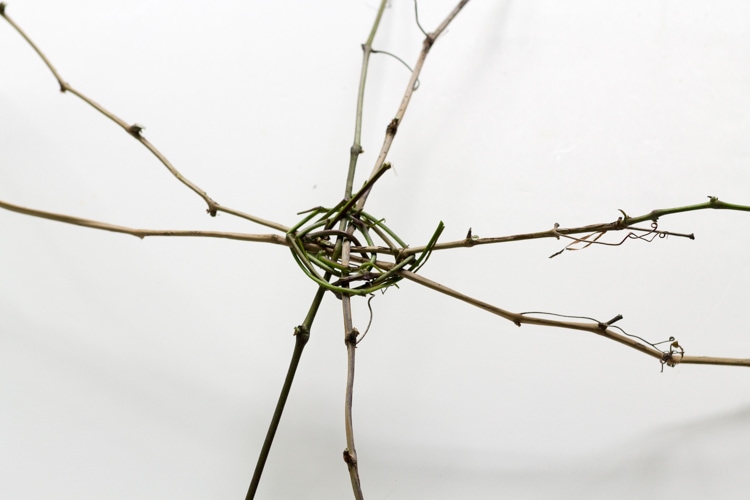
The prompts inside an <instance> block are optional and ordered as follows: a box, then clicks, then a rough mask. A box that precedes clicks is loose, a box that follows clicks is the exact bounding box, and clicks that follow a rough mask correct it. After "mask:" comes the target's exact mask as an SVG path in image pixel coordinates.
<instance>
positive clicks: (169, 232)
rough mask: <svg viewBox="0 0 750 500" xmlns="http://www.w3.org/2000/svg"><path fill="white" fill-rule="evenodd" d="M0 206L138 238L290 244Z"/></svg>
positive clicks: (276, 236)
mask: <svg viewBox="0 0 750 500" xmlns="http://www.w3.org/2000/svg"><path fill="white" fill-rule="evenodd" d="M0 208H4V209H5V210H9V211H11V212H17V213H19V214H24V215H30V216H32V217H38V218H40V219H48V220H53V221H56V222H63V223H65V224H73V225H74V226H82V227H90V228H92V229H100V230H102V231H110V232H113V233H122V234H129V235H131V236H135V237H137V238H141V239H143V238H146V237H147V236H178V237H195V238H225V239H229V240H240V241H256V242H260V243H273V244H275V245H283V246H288V244H287V242H286V239H285V238H284V237H283V236H281V235H279V234H248V233H230V232H224V231H197V230H178V229H135V228H132V227H126V226H118V225H115V224H109V223H107V222H101V221H97V220H91V219H83V218H80V217H73V216H72V215H65V214H59V213H55V212H45V211H44V210H36V209H33V208H26V207H22V206H20V205H14V204H12V203H8V202H5V201H2V200H0Z"/></svg>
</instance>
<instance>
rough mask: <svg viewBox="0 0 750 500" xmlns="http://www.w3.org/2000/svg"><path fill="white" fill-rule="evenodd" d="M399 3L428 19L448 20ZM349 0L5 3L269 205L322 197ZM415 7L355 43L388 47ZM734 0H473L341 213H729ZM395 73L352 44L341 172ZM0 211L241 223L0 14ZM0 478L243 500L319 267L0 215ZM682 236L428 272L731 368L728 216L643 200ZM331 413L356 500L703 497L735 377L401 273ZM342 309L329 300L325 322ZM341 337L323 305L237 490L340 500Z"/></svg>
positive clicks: (732, 439) (395, 84) (546, 221)
mask: <svg viewBox="0 0 750 500" xmlns="http://www.w3.org/2000/svg"><path fill="white" fill-rule="evenodd" d="M452 5H453V3H452V2H448V1H430V2H426V1H425V2H422V4H421V17H422V24H423V25H424V26H425V28H426V29H428V30H431V29H433V28H434V27H435V26H436V25H437V24H438V23H439V22H440V20H441V19H442V18H443V16H444V15H445V14H446V13H447V12H448V11H449V10H450V8H452ZM375 10H376V2H375V1H374V0H367V1H356V2H352V1H343V0H339V1H329V2H303V1H297V2H294V1H287V2H214V3H206V2H193V1H190V2H177V1H174V2H168V1H158V2H154V1H148V2H146V1H136V0H134V1H130V2H125V3H113V2H95V1H88V2H86V1H81V0H69V1H66V2H53V1H24V0H16V1H12V2H11V3H10V5H9V6H8V13H9V14H10V15H11V16H12V17H13V18H14V19H15V20H16V21H17V22H18V23H19V24H21V26H22V27H24V29H26V30H27V32H28V33H29V35H30V36H31V37H32V38H33V39H34V40H35V41H36V43H37V44H38V45H39V46H40V47H41V48H42V49H43V50H44V51H45V52H46V53H47V54H48V56H49V57H50V58H51V60H52V61H53V63H54V64H55V65H56V66H57V68H58V69H59V71H60V72H61V74H62V75H63V77H64V78H65V79H66V80H67V81H69V82H70V83H71V84H72V85H73V86H74V87H75V88H77V89H79V90H81V91H82V92H84V93H86V94H88V95H89V96H91V97H92V98H93V99H94V100H96V101H98V102H100V103H101V104H103V105H104V106H105V107H107V108H109V109H110V110H112V111H113V112H115V113H116V114H118V115H120V116H121V117H123V119H125V120H126V121H128V122H138V123H141V124H143V125H145V126H146V130H145V135H146V137H147V138H148V139H149V140H151V141H152V142H153V143H155V144H156V145H157V146H158V147H159V148H160V149H161V150H162V151H163V152H164V153H165V154H166V155H167V157H169V158H170V159H171V160H172V161H173V162H174V164H175V165H176V166H177V167H178V168H179V169H180V170H181V171H182V172H183V173H184V174H185V175H186V176H187V177H188V178H190V179H192V180H193V181H194V182H196V183H197V184H198V185H200V186H201V187H202V188H203V189H205V190H207V191H208V193H209V194H210V195H211V196H212V197H213V198H214V199H216V200H217V201H218V202H219V203H222V204H224V205H227V206H231V207H234V208H237V209H240V210H244V211H247V212H250V213H253V214H256V215H258V216H261V217H265V218H268V219H272V220H276V221H279V222H281V223H283V224H287V225H292V224H294V223H295V222H296V220H297V219H298V216H297V215H296V212H298V211H301V210H305V209H308V208H311V207H313V206H317V205H333V204H335V203H336V202H338V201H339V199H340V198H341V196H342V194H343V189H344V180H345V171H346V166H347V163H348V150H349V147H350V145H351V142H352V137H353V124H354V105H355V98H356V86H357V81H358V75H359V65H360V59H361V50H360V44H361V43H362V42H363V41H364V40H365V39H366V37H367V34H368V32H369V29H370V26H371V23H372V20H373V18H374V15H375ZM413 19H414V18H413V9H412V3H411V2H410V1H406V0H398V1H394V2H392V6H391V7H390V8H389V9H388V10H387V11H386V13H385V17H384V20H383V24H382V27H381V30H380V32H379V33H378V36H377V38H376V41H375V46H376V48H379V49H382V50H388V51H391V52H394V53H397V54H398V55H399V56H401V57H402V58H403V59H405V60H406V61H408V62H409V63H413V62H414V61H415V60H416V56H417V54H418V51H419V49H420V47H421V39H422V37H421V34H420V33H419V31H418V30H417V28H416V26H415V24H414V20H413ZM748 19H750V4H748V3H747V2H741V1H729V0H727V1H719V2H708V1H705V0H703V1H681V2H677V1H668V0H663V1H659V2H656V1H651V0H641V1H631V2H609V1H607V2H602V1H593V0H590V1H571V2H556V1H551V0H548V1H542V0H538V1H524V2H518V1H516V2H513V1H497V2H490V1H481V0H475V1H474V2H471V3H470V4H469V5H468V6H467V7H466V9H465V10H464V12H463V13H461V15H460V16H459V17H458V18H457V19H456V21H455V24H453V25H452V26H451V27H450V29H449V30H448V32H447V33H446V35H445V36H444V37H443V38H441V39H440V40H439V42H438V43H437V44H436V45H435V47H434V48H433V51H432V53H431V54H430V56H429V58H428V60H427V64H426V67H425V70H424V72H423V75H422V77H421V87H420V89H419V91H418V92H417V93H416V94H415V96H414V100H413V102H412V106H411V108H410V109H409V111H408V112H407V115H406V118H405V120H404V122H403V123H402V126H401V128H400V129H399V134H398V136H397V138H396V143H395V145H394V148H393V150H392V154H391V156H390V160H391V161H392V162H393V165H394V167H395V169H394V171H391V172H389V173H388V174H386V176H385V177H384V178H382V179H381V180H380V181H379V182H378V184H377V186H376V188H375V190H374V191H373V194H372V196H371V198H370V200H369V201H368V211H369V212H370V213H373V214H375V215H377V216H378V217H385V218H386V219H387V222H388V223H389V225H390V226H391V227H392V228H393V229H394V230H395V231H396V232H397V233H398V234H399V235H400V236H401V237H402V238H403V239H405V240H406V241H407V242H409V243H410V244H412V245H419V244H424V243H426V241H427V240H428V239H429V237H430V235H431V234H432V232H433V230H434V228H435V226H436V225H437V222H438V221H439V220H443V221H445V223H446V225H447V229H446V231H445V233H444V235H443V239H444V240H445V241H447V240H454V239H460V238H463V237H464V235H465V234H466V231H467V229H468V228H469V227H472V228H473V231H474V233H475V234H478V235H480V236H493V235H505V234H512V233H517V232H527V231H540V230H546V229H549V228H551V227H552V225H553V224H554V223H555V222H559V223H560V224H562V225H564V226H576V225H583V224H589V223H595V222H609V221H612V220H614V219H616V218H617V216H618V215H619V212H617V209H623V210H625V211H626V212H627V213H628V214H629V215H633V216H635V215H641V214H643V213H646V212H648V211H650V210H652V209H655V208H666V207H673V206H680V205H688V204H693V203H701V202H703V201H705V200H706V196H708V195H714V196H718V197H719V198H720V199H723V200H725V201H730V202H735V203H741V204H750V190H748V186H749V183H750V173H748V166H750V142H749V141H748V136H749V134H750V93H748V89H750V69H749V68H750V64H748V61H750V30H748V29H747V20H748ZM407 78H408V72H407V70H406V69H404V67H403V66H401V65H400V64H399V63H398V62H396V61H395V60H393V59H391V58H388V57H386V56H375V57H373V60H372V66H371V69H370V79H369V81H368V91H367V100H366V105H365V125H364V127H365V128H364V137H363V145H364V148H365V150H366V154H365V155H363V157H362V159H361V161H360V171H359V175H358V178H357V183H356V184H357V185H359V184H360V183H361V182H362V181H363V180H364V178H365V176H366V175H367V174H368V173H369V171H370V169H371V168H372V164H373V162H374V157H375V153H376V152H377V150H378V149H379V147H380V142H381V140H382V136H383V132H384V130H385V126H386V125H387V123H388V121H389V120H390V118H391V117H392V116H393V114H394V113H395V110H396V107H397V105H398V101H399V99H400V95H401V93H402V92H403V89H404V86H405V85H406V81H407ZM0 199H3V200H5V201H8V202H12V203H17V204H21V205H25V206H30V207H35V208H39V209H44V210H51V211H58V212H62V213H66V214H71V215H76V216H80V217H87V218H92V219H98V220H105V221H108V222H112V223H116V224H122V225H128V226H132V227H142V228H163V229H167V228H180V229H201V228H202V229H215V230H230V231H243V232H251V233H255V232H268V231H267V230H265V229H264V228H262V227H259V226H255V225H253V224H251V223H247V222H245V221H242V220H239V219H235V218H233V217H232V216H228V215H225V214H222V215H220V216H219V217H216V218H213V219H212V218H210V217H208V216H207V215H206V214H205V212H204V209H205V205H204V203H203V202H202V200H200V199H199V198H198V197H197V196H196V195H195V194H194V193H192V192H190V191H189V190H188V189H186V188H185V187H184V186H182V185H180V184H179V183H178V182H177V181H176V180H175V179H174V178H172V177H171V176H170V175H169V173H168V172H167V171H166V170H165V169H164V167H163V166H161V165H160V164H159V163H158V162H157V161H156V160H155V159H154V158H153V157H152V156H151V155H150V154H149V153H148V152H147V151H146V150H145V149H144V148H142V147H140V146H139V145H138V144H137V143H136V142H135V141H133V139H132V138H130V137H129V136H128V135H127V134H125V133H124V132H123V131H122V130H119V129H118V128H117V127H116V126H115V125H114V124H112V123H111V122H109V121H108V120H107V119H106V118H104V117H102V116H101V115H98V114H97V113H96V112H95V111H93V110H92V109H90V108H89V107H87V106H86V105H85V104H83V103H82V102H80V101H79V100H78V99H76V98H75V97H74V96H72V95H70V94H66V95H61V94H60V93H59V92H58V91H57V85H56V83H55V81H54V79H53V78H52V76H51V75H50V74H49V72H48V71H47V69H46V68H45V67H44V66H43V64H42V63H41V61H40V60H39V59H38V58H37V57H36V55H35V54H34V53H33V52H32V51H31V50H30V48H29V47H28V46H27V45H25V43H24V41H23V40H22V39H21V37H20V36H18V35H17V34H16V33H15V32H13V31H12V30H11V29H10V27H9V26H8V25H7V23H2V24H1V25H0ZM0 228H1V229H2V247H1V248H2V251H1V252H2V253H1V254H0V255H1V256H2V259H1V260H0V450H1V451H0V484H1V485H2V487H1V488H2V496H3V497H4V498H28V499H36V498H51V497H55V498H71V499H73V498H75V499H81V498H92V499H94V498H96V499H98V498H139V499H140V498H154V499H163V498H195V499H208V498H212V499H213V498H243V497H244V494H245V491H246V489H247V485H248V483H249V480H250V476H251V474H252V470H253V467H254V463H255V459H256V456H257V452H258V451H259V449H260V445H261V442H262V440H263V437H264V434H265V426H266V424H267V422H268V420H269V419H270V416H271V413H272V411H273V406H274V404H275V400H276V397H277V392H278V390H279V388H280V387H281V383H282V380H283V376H284V373H285V370H286V368H287V364H288V360H289V357H290V354H291V350H292V347H293V344H294V340H293V337H292V330H293V327H294V326H296V325H298V324H299V323H301V321H302V320H303V318H304V316H305V313H306V311H307V307H308V305H309V303H310V300H311V299H312V296H313V293H314V291H315V285H314V284H313V283H312V282H311V281H309V280H308V279H307V278H306V277H305V276H304V275H303V274H302V273H301V271H299V269H298V268H297V266H296V265H295V264H294V262H293V260H292V258H291V255H290V254H289V252H288V250H286V249H284V248H282V247H276V246H270V245H264V244H256V243H243V242H237V241H223V240H214V239H169V238H161V239H158V238H152V239H145V240H142V241H141V240H138V239H137V238H133V237H131V236H126V235H117V234H113V233H107V232H100V231H95V230H92V229H86V228H79V227H74V226H69V225H63V224H59V223H55V222H51V221H45V220H38V219H33V218H30V217H27V216H22V215H18V214H15V213H10V212H0ZM660 228H661V229H667V230H672V231H677V232H688V233H689V232H694V233H695V234H696V240H695V241H689V240H686V239H679V238H669V239H665V240H657V241H655V242H653V243H651V244H646V243H644V242H639V241H628V242H627V243H626V244H624V245H623V246H621V247H617V248H612V247H596V248H589V249H587V250H585V251H580V252H566V253H565V254H563V255H561V256H559V257H557V258H555V259H548V258H547V257H548V256H549V255H550V254H552V253H554V252H556V251H557V250H559V249H560V248H562V246H564V244H565V242H560V241H553V240H541V241H532V242H524V243H515V244H504V245H501V246H494V247H478V248H473V249H463V250H455V251H450V252H444V253H436V254H435V255H433V257H432V258H431V260H430V262H429V263H428V264H427V266H426V267H424V268H423V270H422V271H421V272H422V274H424V275H425V276H427V277H430V278H432V279H435V280H437V281H440V282H442V283H444V284H446V285H448V286H451V287H453V288H456V289H458V290H461V291H463V292H465V293H468V294H470V295H473V296H476V297H478V298H480V299H483V300H486V301H489V302H492V303H494V304H496V305H498V306H501V307H503V308H506V309H509V310H512V311H529V310H542V311H550V312H558V313H564V314H579V315H585V316H593V317H596V318H598V319H600V320H605V321H606V320H607V319H609V318H611V317H612V316H614V315H616V314H618V313H621V314H623V315H624V317H625V319H624V320H623V321H621V322H620V323H619V325H621V326H622V327H623V328H625V329H626V330H627V331H628V332H630V333H633V334H637V335H640V336H642V337H645V338H647V339H648V340H650V341H652V342H657V341H661V340H665V339H667V338H668V337H669V336H675V337H677V339H678V340H679V342H680V343H681V344H682V345H683V346H684V347H685V349H686V351H687V353H688V354H691V355H718V356H737V357H750V337H748V331H747V324H746V321H747V311H746V304H747V283H748V280H750V269H748V257H747V255H748V254H747V252H748V243H749V242H750V237H748V234H749V232H750V214H745V213H735V212H718V211H717V212H713V211H712V212H697V213H690V214H682V215H676V216H672V217H668V218H665V219H663V220H662V221H660ZM621 236H622V235H615V234H613V235H608V241H617V240H618V239H619V238H621ZM373 307H374V311H375V317H374V320H373V325H372V329H371V331H370V333H369V334H368V336H367V338H366V340H365V341H364V342H363V343H362V344H360V347H359V349H358V358H357V363H358V364H357V381H356V387H355V408H354V417H355V430H356V442H357V451H358V454H359V460H360V471H361V476H362V483H363V487H364V491H365V494H366V497H367V498H376V499H381V498H382V499H386V498H387V499H390V500H394V499H411V498H431V499H450V498H487V499H489V498H499V497H505V498H514V497H515V498H603V497H608V498H633V497H639V498H664V497H665V496H666V497H677V496H679V497H681V498H705V497H706V496H709V495H710V496H712V497H714V498H732V497H739V496H741V491H742V490H746V488H747V479H746V471H747V469H748V466H750V452H749V451H748V446H747V443H748V440H749V439H750V382H748V378H747V377H748V373H747V370H746V369H743V368H721V367H702V366H687V365H685V366H679V367H677V368H675V369H665V370H664V373H663V374H662V373H660V365H659V363H658V361H655V360H653V359H651V358H648V357H646V356H643V355H641V354H639V353H637V352H635V351H633V350H629V349H627V348H625V347H622V346H620V345H617V344H615V343H613V342H610V341H607V340H604V339H602V338H598V337H594V336H592V335H589V334H585V333H579V332H571V331H565V330H554V329H544V328H537V327H530V326H524V327H522V328H520V329H519V328H517V327H515V326H514V325H512V324H511V323H508V322H506V321H504V320H502V319H500V318H497V317H495V316H492V315H490V314H488V313H486V312H484V311H481V310H478V309H474V308H472V307H470V306H468V305H466V304H463V303H459V302H457V301H454V300H452V299H449V298H447V297H444V296H441V295H438V294H437V293H435V292H432V291H430V290H427V289H423V288H421V287H420V286H419V285H416V284H413V283H403V284H402V285H401V287H400V289H391V290H389V291H388V293H387V294H385V295H380V294H378V295H377V297H376V298H375V299H374V301H373ZM367 321H368V314H367V310H366V307H365V306H364V302H363V301H362V300H360V301H358V302H357V303H356V308H355V323H356V326H358V327H359V328H360V330H363V329H364V327H365V325H366V324H367ZM345 368H346V363H345V349H344V344H343V329H342V326H341V311H340V305H339V303H338V301H337V300H336V299H335V298H333V297H331V296H328V297H326V300H325V302H324V305H323V307H322V308H321V311H320V314H319V317H318V318H317V320H316V322H315V325H314V327H313V331H312V337H311V340H310V342H309V344H308V347H307V349H306V351H305V354H304V357H303V360H302V363H301V365H300V369H299V372H298V377H299V378H298V380H297V381H296V382H295V384H294V387H293V389H292V394H291V397H290V401H289V404H288V407H287V410H286V414H285V416H284V418H283V420H282V424H281V427H280V430H279V434H278V437H277V441H276V444H275V446H274V449H273V450H272V452H271V456H270V459H269V461H268V464H267V467H266V473H265V475H264V478H263V481H262V483H261V489H260V493H259V498H274V499H275V498H350V496H351V493H350V485H349V479H348V475H347V472H346V467H345V464H344V463H343V461H342V458H341V453H342V450H343V449H344V446H345V439H344V430H343V396H344V383H345Z"/></svg>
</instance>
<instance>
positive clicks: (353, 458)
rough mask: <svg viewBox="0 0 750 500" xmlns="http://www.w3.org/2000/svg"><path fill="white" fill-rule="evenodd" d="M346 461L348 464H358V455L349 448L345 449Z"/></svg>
mask: <svg viewBox="0 0 750 500" xmlns="http://www.w3.org/2000/svg"><path fill="white" fill-rule="evenodd" d="M344 462H346V463H347V464H348V465H357V457H356V456H355V455H354V454H353V453H351V452H350V451H349V448H346V449H344Z"/></svg>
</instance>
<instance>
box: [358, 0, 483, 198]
mask: <svg viewBox="0 0 750 500" xmlns="http://www.w3.org/2000/svg"><path fill="white" fill-rule="evenodd" d="M467 3H469V0H461V1H460V2H458V4H457V5H456V6H455V7H454V8H453V10H452V11H451V12H450V14H448V16H447V17H446V18H445V19H443V22H442V23H440V25H439V26H438V27H437V28H436V29H435V31H433V32H432V33H429V34H428V35H427V36H426V37H425V39H424V41H423V42H422V51H421V52H420V53H419V57H418V58H417V63H416V64H415V65H414V71H412V73H411V78H409V82H408V83H407V84H406V90H405V91H404V96H403V97H402V98H401V104H400V105H399V107H398V110H397V111H396V115H395V116H394V117H393V119H392V120H391V122H390V123H389V124H388V126H387V127H386V132H385V138H384V140H383V145H382V146H381V147H380V153H378V158H377V159H376V160H375V165H374V166H373V168H372V173H371V174H370V178H372V177H375V176H376V175H377V174H378V171H379V170H380V168H381V165H383V163H385V159H386V157H387V156H388V152H389V151H390V150H391V144H393V139H394V138H395V137H396V132H398V127H399V126H400V125H401V122H403V120H404V115H405V114H406V108H407V107H409V101H411V96H412V95H413V94H414V90H415V89H416V87H417V86H416V83H417V80H419V74H420V73H421V71H422V66H424V62H425V60H426V59H427V54H428V53H429V52H430V49H431V48H432V45H433V44H434V43H435V40H437V38H438V37H439V36H440V35H441V34H442V33H443V31H445V28H447V27H448V25H449V24H450V23H451V21H453V19H454V18H455V17H456V16H457V15H458V13H459V12H461V9H463V8H464V6H465V5H466V4H467ZM369 194H370V191H369V190H368V191H366V192H365V193H364V194H363V196H362V197H361V198H360V200H359V202H357V208H358V209H362V207H364V206H365V202H366V201H367V197H368V196H369Z"/></svg>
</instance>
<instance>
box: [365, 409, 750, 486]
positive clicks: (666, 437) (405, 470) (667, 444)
mask: <svg viewBox="0 0 750 500" xmlns="http://www.w3.org/2000/svg"><path fill="white" fill-rule="evenodd" d="M742 443H750V407H748V408H744V409H742V410H740V411H738V412H735V413H732V414H723V415H716V416H712V417H708V418H705V419H701V420H697V421H693V422H689V423H685V424H683V425H680V426H677V427H674V426H673V427H671V428H665V429H662V430H660V431H658V432H654V433H648V434H645V435H642V436H640V437H638V438H635V439H631V440H629V441H626V442H624V443H622V444H621V445H620V446H618V447H616V448H613V449H611V450H608V451H604V452H601V453H597V454H595V455H591V456H588V457H584V458H581V459H578V460H572V461H571V462H569V463H565V464H560V463H559V462H555V463H553V462H550V463H541V464H540V463H538V462H537V463H532V462H530V461H529V460H528V459H527V458H519V459H518V460H514V459H513V458H512V457H502V458H500V457H494V456H492V454H491V453H490V454H488V453H486V452H482V451H477V452H476V453H473V454H471V455H469V454H467V453H466V452H465V450H463V451H461V452H458V453H457V452H456V450H450V449H435V450H430V451H429V452H425V450H424V448H422V449H420V450H418V451H417V450H414V451H411V450H402V451H403V453H398V454H397V455H398V458H397V459H395V460H394V458H393V456H391V457H384V456H381V457H377V458H375V457H372V459H374V460H373V461H375V460H377V461H378V462H379V461H381V460H382V461H383V462H384V463H382V464H377V465H375V464H372V465H373V466H374V467H373V468H374V469H378V472H379V473H385V474H384V475H383V476H381V477H378V478H377V479H376V478H375V477H371V478H370V480H369V481H368V483H369V485H370V486H371V487H376V488H377V489H378V491H377V492H374V493H375V496H376V497H377V498H384V499H389V500H396V499H406V498H418V497H420V498H432V499H453V498H481V499H490V498H523V499H536V498H544V499H556V498H559V499H571V498H575V499H602V498H607V499H632V498H638V499H651V498H653V499H657V498H658V499H664V498H678V497H679V498H681V499H686V498H687V499H704V498H742V497H743V494H742V492H743V491H745V490H746V489H747V484H748V476H747V471H748V470H749V469H750V448H748V447H747V446H743V445H742ZM389 459H390V460H391V463H390V464H388V460H389ZM500 460H502V464H503V465H494V466H493V462H494V463H496V464H497V463H499V462H500ZM380 466H383V469H381V468H380ZM386 469H387V472H386Z"/></svg>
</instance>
